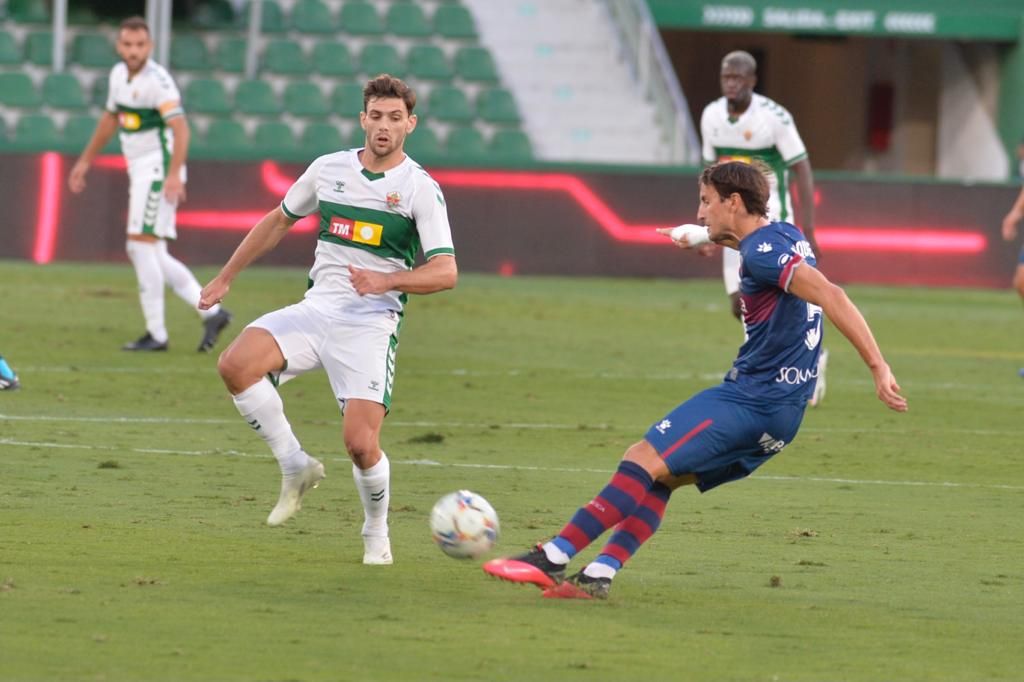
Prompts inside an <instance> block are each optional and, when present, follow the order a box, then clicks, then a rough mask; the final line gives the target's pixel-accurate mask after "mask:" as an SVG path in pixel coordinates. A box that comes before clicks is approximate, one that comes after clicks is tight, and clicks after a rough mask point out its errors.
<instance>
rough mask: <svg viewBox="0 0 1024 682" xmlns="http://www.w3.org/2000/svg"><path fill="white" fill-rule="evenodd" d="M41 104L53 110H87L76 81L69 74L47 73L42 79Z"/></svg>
mask: <svg viewBox="0 0 1024 682" xmlns="http://www.w3.org/2000/svg"><path fill="white" fill-rule="evenodd" d="M43 102H45V103H46V104H48V105H49V106H51V107H54V108H55V109H68V110H71V111H75V110H82V109H86V108H88V106H89V104H88V102H86V101H85V93H84V92H83V91H82V85H81V84H80V83H79V82H78V79H77V78H75V77H74V75H72V74H70V73H48V74H46V78H44V79H43Z"/></svg>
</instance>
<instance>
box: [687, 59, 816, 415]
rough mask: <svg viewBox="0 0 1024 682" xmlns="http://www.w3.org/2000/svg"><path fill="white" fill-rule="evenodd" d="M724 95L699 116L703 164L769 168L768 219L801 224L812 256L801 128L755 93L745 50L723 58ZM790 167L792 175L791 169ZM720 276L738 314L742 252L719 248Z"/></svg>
mask: <svg viewBox="0 0 1024 682" xmlns="http://www.w3.org/2000/svg"><path fill="white" fill-rule="evenodd" d="M719 81H720V84H721V87H722V96H721V97H719V98H718V99H716V100H715V101H713V102H711V103H710V104H708V105H707V106H706V107H704V112H703V113H702V114H701V117H700V134H701V141H702V152H701V156H702V157H703V159H704V163H705V165H711V164H714V163H722V162H725V161H743V162H746V163H752V162H754V161H758V162H760V163H761V164H763V165H764V166H765V167H766V168H767V169H768V171H769V172H768V187H769V199H768V216H769V217H770V218H771V219H772V220H781V221H784V222H789V223H794V224H796V225H799V227H800V229H801V230H803V233H804V236H806V237H807V241H808V242H810V245H811V248H812V250H813V251H814V253H815V254H816V255H818V256H819V258H820V254H821V250H820V249H819V248H818V244H817V242H816V241H815V239H814V179H813V174H812V171H811V162H810V161H809V160H808V158H807V148H806V147H804V143H803V140H802V139H800V133H799V132H797V129H796V123H795V122H794V121H793V116H792V115H791V114H790V113H789V112H788V111H787V110H786V109H785V107H783V106H781V105H780V104H778V103H776V102H775V101H773V100H771V99H769V98H767V97H765V96H763V95H759V94H756V93H755V92H754V86H755V85H756V84H757V62H756V61H755V60H754V57H753V56H751V55H750V53H748V52H743V51H741V50H737V51H735V52H730V53H729V54H727V55H725V57H724V58H723V59H722V70H721V73H720V75H719ZM790 171H792V174H791V173H790ZM791 178H792V179H793V180H794V181H795V184H796V187H797V192H798V194H799V197H800V204H799V205H800V219H799V220H796V218H795V216H794V215H793V201H792V199H791V197H790V192H789V186H790V180H791ZM722 279H723V280H724V282H725V291H726V293H727V294H728V295H729V299H730V301H731V302H732V313H733V315H735V316H736V318H737V319H740V254H739V251H736V250H735V249H730V248H728V247H725V248H723V249H722ZM827 363H828V351H823V352H822V354H821V359H820V362H819V367H818V372H819V374H818V382H817V385H816V387H815V390H814V394H813V396H812V397H811V400H810V404H811V405H812V406H815V405H817V404H818V403H819V402H820V401H821V400H822V398H824V397H825V367H826V365H827Z"/></svg>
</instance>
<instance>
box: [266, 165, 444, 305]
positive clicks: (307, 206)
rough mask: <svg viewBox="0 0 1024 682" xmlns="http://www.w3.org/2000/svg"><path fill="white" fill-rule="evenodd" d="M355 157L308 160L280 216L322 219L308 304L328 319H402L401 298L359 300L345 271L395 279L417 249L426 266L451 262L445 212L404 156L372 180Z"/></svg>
mask: <svg viewBox="0 0 1024 682" xmlns="http://www.w3.org/2000/svg"><path fill="white" fill-rule="evenodd" d="M359 151H360V150H359V149H349V150H346V151H340V152H335V153H333V154H327V155H325V156H321V157H320V158H318V159H316V160H315V161H313V163H312V164H310V166H309V168H307V169H306V172H305V173H303V174H302V177H300V178H299V179H298V180H296V181H295V184H294V185H292V186H291V188H290V189H289V190H288V193H287V194H285V197H284V201H282V202H281V210H282V211H284V213H285V215H287V216H288V217H290V218H295V219H298V218H301V217H302V216H307V215H310V214H312V213H315V212H317V211H319V213H320V232H319V239H318V241H317V246H316V258H315V260H314V262H313V269H312V270H310V273H309V279H310V282H311V286H310V288H309V290H308V291H307V292H306V298H307V299H310V300H312V301H314V302H316V303H317V304H318V307H323V308H324V309H326V310H330V311H331V312H332V314H334V315H342V316H344V315H348V314H361V313H367V312H378V311H389V310H390V311H394V312H396V313H401V312H402V308H403V306H404V304H405V300H406V295H405V294H403V293H401V292H399V291H388V292H386V293H383V294H368V295H366V296H360V295H359V294H358V293H356V291H355V289H354V288H353V287H352V282H351V280H350V276H349V270H348V266H349V265H352V266H354V267H357V268H363V269H366V270H374V271H377V272H398V271H401V270H409V269H411V268H412V266H413V263H414V262H415V259H416V253H417V251H419V250H420V249H421V248H422V250H423V255H424V257H425V258H426V259H427V260H429V259H431V258H433V257H435V256H439V255H445V254H447V255H455V248H454V247H453V246H452V233H451V227H450V226H449V224H448V208H447V206H446V205H445V200H444V194H442V192H441V187H440V186H439V185H438V184H437V183H436V182H435V181H434V179H433V178H432V177H430V175H429V174H428V173H427V172H426V171H425V170H423V167H422V166H420V165H419V164H418V163H416V162H415V161H413V160H412V159H411V158H409V157H408V156H406V157H405V159H404V160H403V161H402V163H400V164H398V165H397V166H395V167H394V168H392V169H391V170H388V171H386V172H384V173H372V172H370V171H368V170H366V169H365V168H364V167H363V165H362V163H361V162H360V161H359V155H358V154H359Z"/></svg>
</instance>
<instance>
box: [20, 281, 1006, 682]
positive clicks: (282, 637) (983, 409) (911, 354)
mask: <svg viewBox="0 0 1024 682" xmlns="http://www.w3.org/2000/svg"><path fill="white" fill-rule="evenodd" d="M199 274H200V277H201V279H203V278H207V277H209V276H210V275H212V274H213V270H212V269H210V268H206V269H203V270H202V271H201V272H200V273H199ZM304 285H305V272H304V271H302V270H299V269H272V268H266V269H261V268H254V269H253V270H251V271H249V272H247V273H245V274H243V275H242V276H241V277H240V278H239V280H238V281H237V282H236V284H235V287H234V289H233V291H232V292H231V294H230V296H229V298H228V307H229V308H230V309H231V310H232V311H233V312H234V313H235V322H234V323H233V325H232V326H231V327H230V328H229V329H228V331H227V338H225V339H223V340H222V342H221V344H219V346H218V350H219V349H220V348H223V347H224V346H225V345H226V342H227V341H230V339H231V338H233V336H234V335H235V334H237V333H238V331H239V330H240V329H241V328H242V326H244V324H246V323H247V322H248V321H250V320H252V319H253V318H255V317H256V316H257V315H259V314H260V313H262V312H265V311H267V310H270V309H273V308H277V307H280V306H282V305H285V304H287V303H290V302H293V301H295V300H297V299H298V298H299V297H300V296H301V293H302V289H303V287H304ZM849 291H850V293H851V296H852V297H853V298H854V300H855V301H856V302H857V303H858V304H859V305H860V307H861V309H862V310H863V311H864V313H865V316H866V317H867V318H868V320H869V322H870V323H871V324H872V326H873V328H874V330H875V333H876V335H877V337H878V339H879V341H880V343H881V345H882V347H883V349H884V350H885V352H886V354H887V357H888V359H889V361H890V363H891V364H892V366H893V369H894V371H895V373H896V376H897V378H898V379H899V381H900V382H901V384H902V386H903V389H904V392H905V394H906V395H907V397H908V398H909V400H910V412H909V413H907V414H905V415H898V414H895V413H892V412H889V411H888V410H886V409H885V408H884V406H883V405H882V404H881V403H880V402H879V401H878V400H877V399H876V398H875V397H874V390H873V385H872V383H871V381H870V375H869V374H868V372H867V370H866V369H865V368H864V367H863V365H862V364H861V362H860V360H859V358H858V357H857V355H856V353H855V352H854V351H853V349H852V348H851V347H850V346H849V345H848V344H847V343H846V341H845V340H844V339H842V338H841V337H840V336H839V334H838V333H837V332H835V330H834V329H830V330H829V333H828V337H827V340H826V344H827V346H828V347H829V348H830V350H831V362H830V368H829V377H828V380H829V393H828V397H827V399H826V401H825V403H824V405H823V406H822V407H821V408H819V409H817V410H813V411H809V412H808V415H807V417H806V419H805V420H804V426H803V429H802V430H801V432H800V435H799V436H798V438H797V440H796V441H795V442H794V443H793V444H792V445H790V446H789V447H787V448H786V449H785V451H784V452H783V453H782V454H780V455H779V456H777V457H776V458H774V459H773V460H772V461H771V462H770V463H769V464H767V465H766V466H764V467H763V468H762V469H761V470H760V471H759V472H758V474H757V475H756V476H754V477H752V478H750V479H748V480H745V481H742V482H738V483H733V484H729V485H727V486H724V487H722V488H720V489H718V490H715V491H713V492H711V493H709V494H707V495H703V496H702V495H699V494H698V493H697V492H696V491H695V490H693V489H692V488H684V489H681V490H679V491H677V492H676V494H675V495H674V497H673V499H672V502H671V503H670V505H669V508H668V512H667V514H666V517H665V521H664V523H663V525H662V530H661V531H660V532H659V533H658V534H657V535H656V536H655V537H654V538H653V539H652V541H651V542H650V543H648V545H647V546H645V547H644V548H643V549H642V550H641V551H640V553H639V554H637V556H636V557H635V558H634V560H633V561H632V562H631V563H630V564H629V565H628V566H627V567H626V569H625V570H624V571H623V572H622V573H620V575H619V577H618V578H617V579H616V583H615V585H614V588H613V590H612V596H611V599H610V600H609V601H608V602H604V603H596V602H562V601H549V600H544V599H541V597H540V593H539V591H537V590H536V589H533V588H529V587H519V586H515V585H509V584H506V583H501V582H498V581H493V580H491V579H489V578H487V577H486V576H485V575H484V574H483V573H482V571H481V570H480V568H479V562H474V561H456V560H453V559H449V558H448V557H446V556H444V555H443V554H442V553H441V552H440V551H439V550H438V549H437V548H436V547H435V546H434V545H433V544H432V542H431V539H430V535H429V532H428V530H427V515H428V513H429V511H430V507H431V506H432V504H433V503H434V501H435V500H436V499H437V498H438V497H440V496H441V495H442V494H443V493H446V492H449V491H451V490H455V489H458V488H469V489H473V490H476V491H478V492H480V493H482V494H483V495H484V496H485V497H487V499H488V500H490V502H491V503H492V504H493V505H494V506H495V508H496V509H497V510H498V513H499V515H500V517H501V523H502V537H501V540H500V543H499V547H498V548H497V550H496V551H498V552H504V553H515V552H519V551H521V550H522V549H524V548H526V547H527V546H529V545H530V544H531V543H533V542H536V541H537V540H541V539H544V538H546V537H548V536H549V535H551V534H553V533H554V532H556V531H557V530H558V529H559V528H560V527H561V526H562V525H563V524H564V522H565V521H566V520H567V519H568V518H569V516H570V515H571V514H572V513H573V512H574V511H575V510H576V508H577V507H578V506H580V505H581V504H583V503H584V502H586V501H587V500H589V499H590V498H591V497H592V496H593V495H594V494H595V493H596V492H597V491H598V490H599V489H600V487H601V486H603V485H604V483H605V482H606V481H607V479H608V477H609V475H610V472H611V471H612V470H613V469H614V467H615V466H616V463H617V461H618V459H619V457H620V456H621V454H622V452H623V450H624V449H625V448H626V447H627V446H629V445H630V444H631V443H632V442H634V441H636V440H637V439H639V438H640V437H641V436H642V434H643V432H644V431H645V430H646V428H647V427H648V426H649V424H651V423H652V422H653V421H655V420H656V419H659V418H660V417H661V416H662V415H663V414H664V413H665V412H667V411H668V410H669V409H671V408H672V407H674V406H675V405H676V404H677V403H678V402H680V401H681V400H683V399H685V398H687V397H689V396H690V395H691V394H693V393H694V392H696V391H697V390H699V389H700V388H703V387H705V386H708V385H711V384H713V383H716V382H717V381H718V380H719V378H720V377H721V375H722V374H723V373H724V372H725V370H726V369H727V368H728V366H729V364H730V362H731V361H732V358H733V356H734V354H735V350H736V348H737V346H738V345H739V342H740V340H741V331H740V328H739V326H738V324H737V323H736V322H735V321H734V320H733V319H732V317H731V315H729V313H728V312H727V310H726V306H725V303H726V300H725V296H724V294H723V293H722V292H721V289H720V284H719V283H718V282H714V281H701V282H679V281H665V280H607V279H561V278H526V277H523V278H511V279H501V278H497V277H489V276H481V275H464V276H463V277H462V279H461V281H460V284H459V287H458V288H457V289H456V290H455V291H453V292H448V293H445V294H440V295H436V296H430V297H413V298H412V300H411V302H410V305H409V308H408V314H407V317H406V322H405V324H404V326H403V330H402V337H401V347H400V350H399V355H398V374H397V382H396V387H395V402H394V406H393V411H392V413H391V415H390V416H389V417H388V419H387V421H386V423H385V428H384V433H383V445H384V448H385V449H386V450H387V452H388V454H389V456H390V457H391V459H392V462H393V465H392V476H393V491H392V516H391V528H392V530H391V532H392V543H393V549H394V554H395V557H396V563H395V565H393V566H390V567H364V566H363V565H362V564H361V563H360V561H361V556H362V547H361V541H360V538H359V526H360V523H361V521H362V518H361V510H360V508H359V503H358V498H357V496H356V493H355V490H354V487H353V484H352V479H351V473H350V464H349V463H348V461H347V458H346V457H345V455H344V452H343V445H342V443H341V439H340V422H341V419H340V415H339V414H338V410H337V408H336V407H335V405H334V401H333V400H332V398H331V395H330V393H329V389H328V387H327V382H326V379H325V377H324V376H323V375H322V374H313V375H310V376H305V377H302V378H300V379H298V380H295V381H293V382H291V383H289V384H288V385H286V386H284V387H283V388H282V395H283V397H284V401H285V406H286V409H287V411H288V415H289V418H290V419H291V422H292V424H293V426H294V427H295V429H296V432H297V434H298V436H299V438H300V440H301V441H302V443H303V445H304V446H305V447H306V449H308V450H309V451H310V452H311V453H313V454H315V455H317V456H319V457H321V458H323V460H324V462H325V464H326V466H327V476H328V477H327V479H326V480H325V481H324V483H323V484H322V485H321V486H320V488H319V489H318V490H316V491H313V492H312V493H310V494H309V496H308V497H307V498H306V502H305V505H304V508H303V510H302V512H301V513H300V514H299V515H298V516H297V517H296V518H294V519H293V520H291V521H289V522H288V523H287V524H286V525H285V526H283V527H281V528H268V527H267V526H266V525H264V520H265V518H266V515H267V513H268V512H269V510H270V508H271V507H272V506H273V504H274V502H275V501H276V498H277V492H278V485H279V475H278V472H277V467H276V464H275V462H274V461H273V458H272V457H271V455H270V453H269V451H268V450H267V449H266V448H265V445H264V444H263V443H262V441H260V440H259V439H258V438H257V437H256V436H255V435H253V434H252V433H251V432H250V431H249V429H248V428H247V427H246V425H245V424H244V423H243V422H242V420H241V419H240V418H239V416H238V414H237V412H235V410H234V408H233V406H232V404H231V401H230V399H229V397H228V395H227V393H226V391H225V390H224V388H223V386H222V385H221V383H220V380H219V378H218V377H217V374H216V370H215V363H216V355H215V354H210V355H200V354H198V353H196V352H195V351H194V349H195V346H196V344H197V343H198V341H199V337H200V332H201V329H200V325H199V323H198V321H197V318H195V316H194V315H193V313H191V312H190V311H188V310H187V309H186V307H185V306H184V305H183V304H181V303H180V301H178V300H177V299H176V298H174V297H173V294H170V293H168V300H167V310H168V324H169V329H170V332H171V349H170V351H169V352H168V353H164V354H153V355H136V354H128V353H123V352H121V351H120V350H119V347H120V345H121V344H122V343H123V342H125V341H128V340H131V339H133V338H135V337H136V336H138V335H139V334H140V333H141V331H142V323H141V314H140V312H139V310H138V305H137V301H136V296H135V284H134V278H133V275H132V273H131V270H130V268H129V267H128V266H86V265H52V266H46V267H39V266H31V265H27V264H21V263H10V262H7V263H0V305H2V306H3V308H2V310H3V314H2V318H0V319H2V322H3V323H2V327H0V352H2V353H3V354H4V355H5V356H6V357H7V358H8V359H9V360H10V362H11V364H12V365H14V367H15V368H16V369H17V370H18V371H19V374H20V375H21V379H22V382H23V388H22V389H21V390H20V391H17V392H5V393H0V467H2V476H0V680H214V679H215V680H382V681H384V680H559V681H563V680H565V681H569V680H631V679H650V680H765V681H771V680H780V681H790V680H815V681H817V680H951V681H952V680H1019V679H1021V676H1022V675H1024V672H1022V670H1024V647H1022V644H1021V642H1022V633H1024V446H1022V442H1024V419H1022V413H1024V411H1022V405H1024V381H1022V380H1021V379H1020V378H1019V377H1018V376H1017V370H1018V368H1019V367H1020V366H1024V347H1022V346H1021V339H1022V338H1024V333H1022V332H1024V316H1022V315H1021V309H1020V304H1019V301H1018V300H1017V299H1016V297H1015V296H1014V295H1013V294H1012V293H1011V292H1009V291H998V292H996V291H974V290H952V289H944V290H937V289H930V290H925V289H911V288H900V289H889V288H874V287H860V286H857V287H850V289H849ZM599 544H600V543H598V545H595V546H594V547H592V548H590V549H588V550H587V552H586V553H585V554H584V556H583V559H586V558H589V557H590V556H593V554H594V553H595V552H596V550H597V549H598V546H599ZM580 565H582V563H580Z"/></svg>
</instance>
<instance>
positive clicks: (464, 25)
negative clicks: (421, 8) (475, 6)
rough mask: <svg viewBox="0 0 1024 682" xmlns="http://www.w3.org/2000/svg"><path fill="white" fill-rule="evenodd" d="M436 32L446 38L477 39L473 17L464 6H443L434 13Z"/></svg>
mask: <svg viewBox="0 0 1024 682" xmlns="http://www.w3.org/2000/svg"><path fill="white" fill-rule="evenodd" d="M434 31H435V32H437V33H440V34H441V35H442V36H444V37H445V38H476V24H475V23H474V21H473V15H472V14H470V13H469V10H467V9H466V8H465V7H463V6H462V5H441V6H440V7H438V8H437V11H436V12H434Z"/></svg>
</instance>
